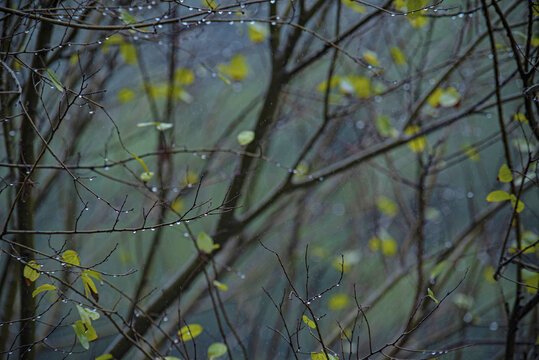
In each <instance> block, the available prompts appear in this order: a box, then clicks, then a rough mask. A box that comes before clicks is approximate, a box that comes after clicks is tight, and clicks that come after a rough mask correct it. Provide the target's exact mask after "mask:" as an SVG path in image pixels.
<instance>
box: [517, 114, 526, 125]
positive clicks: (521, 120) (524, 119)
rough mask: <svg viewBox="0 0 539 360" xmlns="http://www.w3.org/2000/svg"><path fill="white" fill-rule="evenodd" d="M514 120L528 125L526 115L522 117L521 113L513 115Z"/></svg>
mask: <svg viewBox="0 0 539 360" xmlns="http://www.w3.org/2000/svg"><path fill="white" fill-rule="evenodd" d="M514 119H515V120H518V121H520V122H521V123H523V124H527V123H528V119H527V118H526V115H524V114H523V113H516V114H515V115H514Z"/></svg>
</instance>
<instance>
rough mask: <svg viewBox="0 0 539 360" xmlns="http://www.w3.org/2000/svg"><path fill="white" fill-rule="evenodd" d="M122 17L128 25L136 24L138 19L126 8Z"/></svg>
mask: <svg viewBox="0 0 539 360" xmlns="http://www.w3.org/2000/svg"><path fill="white" fill-rule="evenodd" d="M120 17H121V18H122V21H123V22H124V23H125V24H127V25H130V24H135V23H136V22H137V20H135V18H134V17H133V16H132V15H131V14H129V13H128V12H127V11H125V10H123V11H122V13H121V14H120Z"/></svg>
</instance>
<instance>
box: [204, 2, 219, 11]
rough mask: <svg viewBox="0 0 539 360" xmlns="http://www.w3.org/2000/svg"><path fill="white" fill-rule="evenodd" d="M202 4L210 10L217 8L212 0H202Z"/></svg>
mask: <svg viewBox="0 0 539 360" xmlns="http://www.w3.org/2000/svg"><path fill="white" fill-rule="evenodd" d="M202 5H203V6H204V7H206V8H208V9H211V10H213V9H216V8H217V3H216V2H215V1H213V0H202Z"/></svg>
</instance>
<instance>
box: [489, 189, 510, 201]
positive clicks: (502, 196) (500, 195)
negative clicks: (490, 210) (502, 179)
mask: <svg viewBox="0 0 539 360" xmlns="http://www.w3.org/2000/svg"><path fill="white" fill-rule="evenodd" d="M509 199H511V195H509V194H508V193H506V192H505V191H502V190H495V191H493V192H491V193H490V194H488V195H487V201H488V202H498V201H505V200H509Z"/></svg>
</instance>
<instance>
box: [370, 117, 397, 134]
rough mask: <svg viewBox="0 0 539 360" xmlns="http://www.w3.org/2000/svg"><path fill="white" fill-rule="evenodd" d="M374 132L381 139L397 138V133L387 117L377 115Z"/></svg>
mask: <svg viewBox="0 0 539 360" xmlns="http://www.w3.org/2000/svg"><path fill="white" fill-rule="evenodd" d="M375 124H376V130H378V133H379V134H380V135H381V136H383V137H390V136H391V137H397V136H398V132H397V130H396V129H394V128H393V127H392V126H391V122H390V120H389V117H388V116H387V115H378V116H377V117H376V120H375Z"/></svg>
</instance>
